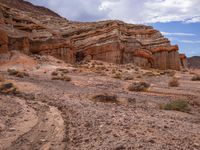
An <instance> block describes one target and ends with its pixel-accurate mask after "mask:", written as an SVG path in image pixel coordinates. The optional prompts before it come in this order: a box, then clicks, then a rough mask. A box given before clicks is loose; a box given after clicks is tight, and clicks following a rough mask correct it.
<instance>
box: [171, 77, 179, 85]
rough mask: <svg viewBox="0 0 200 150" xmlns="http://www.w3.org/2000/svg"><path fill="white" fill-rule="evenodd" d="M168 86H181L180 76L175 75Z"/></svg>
mask: <svg viewBox="0 0 200 150" xmlns="http://www.w3.org/2000/svg"><path fill="white" fill-rule="evenodd" d="M168 86H170V87H178V86H179V80H178V78H176V77H173V78H172V79H171V80H170V81H169V83H168Z"/></svg>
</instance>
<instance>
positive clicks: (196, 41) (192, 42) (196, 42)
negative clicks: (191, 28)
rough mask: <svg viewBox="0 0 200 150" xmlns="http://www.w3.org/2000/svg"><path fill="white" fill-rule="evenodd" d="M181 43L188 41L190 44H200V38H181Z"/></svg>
mask: <svg viewBox="0 0 200 150" xmlns="http://www.w3.org/2000/svg"><path fill="white" fill-rule="evenodd" d="M179 42H181V43H188V44H200V40H194V41H192V40H180V41H179Z"/></svg>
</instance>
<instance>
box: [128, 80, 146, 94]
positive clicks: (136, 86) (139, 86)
mask: <svg viewBox="0 0 200 150" xmlns="http://www.w3.org/2000/svg"><path fill="white" fill-rule="evenodd" d="M149 87H150V84H149V83H146V82H134V83H132V84H130V85H129V86H128V90H129V91H136V92H141V91H147V90H148V88H149Z"/></svg>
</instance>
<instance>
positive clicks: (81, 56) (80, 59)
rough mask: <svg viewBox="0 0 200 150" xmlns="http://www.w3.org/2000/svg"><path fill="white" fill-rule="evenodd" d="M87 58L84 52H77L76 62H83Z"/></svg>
mask: <svg viewBox="0 0 200 150" xmlns="http://www.w3.org/2000/svg"><path fill="white" fill-rule="evenodd" d="M84 58H85V54H84V52H82V51H80V52H77V53H76V62H81V61H83V60H84Z"/></svg>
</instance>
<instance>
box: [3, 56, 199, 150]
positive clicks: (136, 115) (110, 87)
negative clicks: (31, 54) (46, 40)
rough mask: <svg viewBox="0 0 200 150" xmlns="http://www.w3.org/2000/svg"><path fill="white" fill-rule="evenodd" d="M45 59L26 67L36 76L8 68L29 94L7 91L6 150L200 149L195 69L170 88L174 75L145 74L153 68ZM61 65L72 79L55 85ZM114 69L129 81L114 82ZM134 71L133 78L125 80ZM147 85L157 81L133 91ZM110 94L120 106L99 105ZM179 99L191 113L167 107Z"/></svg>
mask: <svg viewBox="0 0 200 150" xmlns="http://www.w3.org/2000/svg"><path fill="white" fill-rule="evenodd" d="M43 59H44V58H40V59H38V58H37V59H36V60H37V62H38V63H36V64H35V63H34V65H33V66H31V67H30V68H27V67H26V70H25V71H26V72H28V73H29V77H24V78H18V77H15V76H10V75H8V73H7V72H6V69H5V66H4V69H2V70H1V74H4V76H5V78H6V79H7V80H9V81H10V82H12V83H14V84H15V85H16V86H17V87H18V89H19V91H20V92H21V93H22V94H21V95H9V94H7V95H5V94H0V149H5V150H7V149H8V150H16V149H19V150H31V149H33V150H39V149H41V150H62V149H66V150H133V149H141V150H161V149H163V150H170V149H171V150H172V149H173V150H180V149H182V150H199V149H200V82H199V81H191V77H192V76H193V74H192V73H191V72H176V74H175V76H177V77H178V78H179V79H180V80H179V82H180V86H179V87H169V86H168V81H169V80H170V79H171V77H170V76H169V75H166V74H165V75H153V76H150V75H145V73H146V72H149V70H144V69H140V68H139V70H138V68H137V67H134V66H131V65H130V66H127V65H126V66H117V65H113V64H108V63H102V62H92V63H89V64H84V65H81V66H72V65H69V64H65V63H62V62H58V61H57V60H54V61H53V60H52V58H51V59H50V60H51V61H49V62H48V61H46V60H45V61H43ZM50 62H51V63H50ZM102 64H103V65H102ZM94 65H95V67H92V66H94ZM102 66H103V67H102ZM131 67H132V68H131ZM12 68H15V66H14V65H13V66H12ZM56 68H62V69H63V68H65V69H67V70H68V73H66V74H67V75H68V76H69V77H71V81H70V82H66V81H58V80H51V78H52V75H51V74H52V72H53V71H55V70H56ZM136 68H137V69H136ZM114 69H115V70H118V71H119V72H122V73H121V74H122V78H113V74H114V73H113V72H114V71H113V70H114ZM21 70H23V69H21ZM150 71H151V72H156V71H157V70H150ZM198 71H199V70H195V72H198ZM157 72H158V71H157ZM127 74H129V75H132V76H133V80H123V76H125V75H127ZM140 80H143V81H146V82H148V83H150V84H151V88H150V89H149V90H148V91H147V92H130V91H128V90H127V86H128V85H129V84H130V83H132V82H133V81H140ZM102 93H108V94H112V95H116V96H117V99H118V100H119V101H120V103H102V102H94V101H93V100H92V97H93V96H94V95H97V94H102ZM175 100H185V101H187V102H188V103H189V107H190V109H191V111H190V112H189V113H185V112H179V111H167V110H162V109H160V105H161V104H165V103H167V102H170V101H175Z"/></svg>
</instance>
